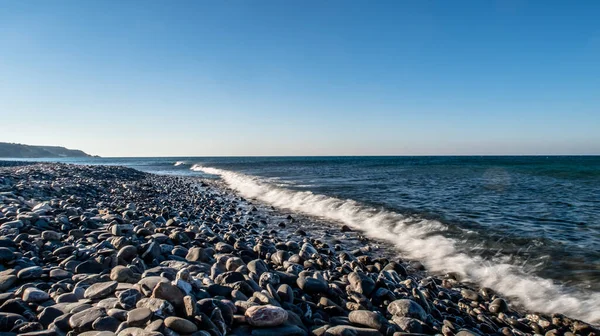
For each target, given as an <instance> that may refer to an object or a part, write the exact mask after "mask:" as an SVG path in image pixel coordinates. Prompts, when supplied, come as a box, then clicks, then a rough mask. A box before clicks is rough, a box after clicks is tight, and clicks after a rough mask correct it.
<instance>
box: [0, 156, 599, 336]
mask: <svg viewBox="0 0 600 336" xmlns="http://www.w3.org/2000/svg"><path fill="white" fill-rule="evenodd" d="M19 170H22V172H21V173H18V171H19ZM0 171H1V172H2V174H1V175H0V176H3V179H6V177H5V176H11V175H10V174H12V175H13V176H14V178H13V179H15V180H19V179H20V180H19V181H20V182H17V183H13V184H12V185H9V184H7V183H4V182H2V181H1V180H0V186H2V185H4V186H5V187H2V188H1V189H2V191H3V192H2V193H1V194H0V195H2V196H0V198H1V200H2V201H3V203H4V204H3V205H2V206H3V207H4V209H6V205H7V202H8V203H9V204H10V203H11V202H15V203H18V204H19V205H18V206H17V207H16V209H15V210H14V214H12V213H10V215H9V216H7V215H6V213H8V212H10V211H11V210H10V209H9V211H3V215H2V216H1V217H0V223H2V224H1V225H0V229H1V230H2V235H3V236H4V237H7V238H10V239H6V238H5V239H2V242H1V244H0V246H2V247H4V248H5V249H7V250H8V251H7V250H5V249H3V250H2V253H1V254H0V255H2V258H3V259H1V260H2V264H3V265H4V269H3V270H2V272H1V273H0V274H1V275H0V277H2V279H3V280H2V281H0V284H2V286H0V288H2V289H3V292H6V293H5V294H3V295H4V296H3V297H1V298H0V312H2V313H0V314H2V315H1V316H0V321H5V322H4V323H0V326H2V330H0V331H7V332H10V331H11V330H13V329H14V328H18V330H21V329H23V328H24V330H29V329H38V331H39V330H53V331H52V332H53V333H54V334H58V335H59V334H65V333H67V332H77V333H80V334H81V333H83V332H86V331H93V330H96V331H100V330H98V328H95V327H94V323H96V322H97V321H98V320H101V321H102V322H105V321H109V322H111V323H112V325H110V328H113V327H114V326H115V325H117V322H118V325H117V328H116V329H114V330H108V332H113V333H114V334H118V335H128V334H127V333H126V332H125V331H127V329H135V328H137V329H142V330H143V329H146V331H145V332H146V333H147V334H148V333H150V334H151V333H155V334H154V335H159V334H164V335H172V334H173V332H174V330H179V329H177V328H179V327H181V326H182V325H183V326H187V327H189V328H188V329H187V331H190V330H192V329H194V328H195V329H196V331H193V332H189V333H182V332H179V334H194V333H197V334H198V335H200V334H202V335H205V336H208V335H207V334H209V335H210V336H220V335H223V334H230V333H233V334H236V335H247V334H252V335H255V336H256V335H258V336H260V335H263V336H264V335H275V334H283V335H306V334H314V335H324V334H326V335H368V336H371V335H374V336H375V335H386V336H387V335H395V333H399V334H397V335H396V336H399V335H401V334H402V333H424V334H434V333H439V334H444V335H453V334H461V335H471V334H494V333H495V334H505V335H511V334H514V335H520V334H546V335H554V334H564V333H565V332H572V333H574V334H582V335H588V334H598V330H596V329H594V328H593V327H592V326H591V325H589V324H586V323H583V322H581V321H578V320H573V319H569V318H567V317H564V316H562V315H545V314H527V313H525V312H524V311H522V310H521V309H519V308H518V307H517V308H515V307H509V306H508V305H507V302H506V301H505V300H504V299H502V298H501V297H499V296H498V295H496V294H494V293H493V292H492V291H491V290H488V289H476V288H474V287H473V286H468V285H466V284H461V283H460V282H459V281H457V280H456V279H453V278H452V276H451V275H448V276H446V277H435V276H430V275H428V274H427V273H426V272H425V271H424V269H423V267H422V265H421V264H420V263H418V262H416V261H413V262H407V261H402V260H399V259H398V258H395V257H394V256H395V255H396V253H394V251H393V249H392V248H391V247H389V246H387V245H386V244H378V243H377V242H375V241H373V240H371V239H367V238H365V237H363V236H362V234H361V233H360V232H358V231H353V230H350V231H348V229H347V228H344V229H343V228H342V227H336V226H328V225H326V224H324V223H319V222H318V221H314V219H311V218H307V217H302V216H297V215H295V214H294V215H293V216H289V217H288V215H287V214H285V213H284V212H281V211H278V210H274V209H270V208H269V207H267V206H264V205H260V204H253V203H252V202H249V201H247V200H244V199H242V198H241V197H239V196H237V195H235V194H233V193H231V192H229V191H226V190H223V189H220V188H221V187H219V186H217V185H216V184H217V183H214V182H213V183H206V182H205V181H201V180H200V179H198V178H194V177H177V176H159V175H153V174H149V173H142V172H139V171H136V170H133V169H130V168H123V167H107V166H75V165H66V164H31V163H28V164H25V165H23V166H18V167H13V168H10V167H3V166H1V165H0ZM25 181H27V182H25ZM13 182H14V181H13ZM42 182H43V183H42ZM19 183H21V187H18V186H19ZM11 186H12V187H11ZM15 186H17V187H15ZM11 188H13V189H12V190H14V191H13V194H14V193H15V192H18V193H20V194H21V195H20V196H25V198H24V199H22V200H20V199H18V197H16V198H15V197H13V196H12V195H10V194H6V192H7V190H10V189H11ZM19 188H21V189H19ZM44 193H45V194H44ZM7 195H8V196H7ZM14 196H19V195H16V194H15V195H14ZM28 196H30V197H29V198H27V197H28ZM71 196H76V197H74V198H72V197H71ZM34 198H37V201H36V202H32V199H34ZM157 200H158V201H160V204H157V203H154V202H155V201H157ZM40 201H41V202H40ZM48 201H49V202H50V203H45V202H48ZM128 204H130V205H128ZM71 205H74V206H78V207H80V208H81V209H77V207H75V209H73V206H71ZM161 205H162V207H161ZM165 205H166V206H168V208H167V209H165ZM36 207H38V208H37V209H36ZM90 209H95V210H90ZM36 211H37V212H36ZM36 214H37V215H36ZM69 214H70V215H69ZM45 217H49V218H47V219H45V220H44V221H42V223H39V221H40V218H45ZM65 217H66V220H65ZM71 217H73V218H71ZM76 218H79V219H76ZM8 219H10V221H8ZM13 219H14V220H13ZM19 221H20V222H21V223H20V224H19V223H14V222H19ZM148 222H150V224H148ZM7 223H12V224H7ZM23 234H25V236H23ZM26 237H27V238H30V237H31V238H32V242H29V239H26ZM8 240H11V242H12V244H11V242H9V241H8ZM128 246H134V248H130V247H128ZM134 250H135V251H134ZM58 251H61V252H60V253H59V252H58ZM9 252H10V253H9ZM127 253H129V254H127ZM163 259H164V260H163ZM67 260H68V261H67ZM90 260H95V263H94V262H89V261H90ZM261 260H262V261H261ZM157 261H160V262H157ZM86 263H87V264H86ZM82 264H84V265H85V267H81V265H82ZM96 264H97V265H96ZM98 265H100V266H98ZM23 266H27V267H23ZM32 268H33V269H32ZM26 269H29V272H25V273H22V272H23V270H26ZM90 270H91V271H98V272H87V271H90ZM84 271H85V272H84ZM32 273H33V274H32ZM53 273H55V275H56V274H60V277H56V276H53ZM95 273H99V274H95ZM7 279H8V280H7ZM147 279H151V280H147ZM121 280H122V281H121ZM7 281H8V283H10V281H12V284H10V286H8V285H7ZM49 283H50V284H51V285H49ZM163 283H164V284H165V285H163ZM24 284H33V285H37V289H33V287H27V286H30V285H26V286H23V285H24ZM4 287H6V288H4ZM95 287H96V288H100V289H101V290H100V292H101V293H100V294H97V295H94V294H95V293H93V292H94V291H91V292H92V293H91V294H89V293H88V291H89V290H90V288H92V289H94V288H95ZM113 287H114V288H113ZM29 288H32V289H29ZM40 292H44V293H45V294H46V295H44V294H42V293H40ZM136 292H137V293H136ZM32 293H34V294H35V295H33V294H32ZM123 293H127V295H125V294H123ZM165 293H168V294H169V295H167V294H165ZM173 293H175V294H173ZM129 294H130V295H129ZM138 294H139V295H138ZM36 295H37V296H36ZM69 295H70V297H71V299H70V300H71V301H70V302H69V301H63V302H59V301H61V300H62V299H60V298H62V297H67V296H69ZM130 296H133V297H136V298H138V299H137V302H135V303H134V305H133V306H131V305H130V304H129V303H130V301H127V299H128V298H129V297H130ZM138 296H139V297H138ZM167 296H171V297H167ZM32 297H36V299H31V298H32ZM215 297H216V298H217V299H215ZM219 297H223V298H224V299H219ZM42 298H43V300H42ZM29 299H31V300H29ZM74 299H77V300H76V301H74ZM143 300H145V301H143ZM53 302H54V304H51V303H53ZM140 302H143V303H142V304H139V303H140ZM127 304H129V305H127ZM32 306H33V307H32ZM124 306H126V307H129V308H130V309H129V311H132V310H135V309H134V308H135V307H138V308H137V309H142V308H145V307H152V308H150V310H151V312H150V314H147V315H150V317H148V318H147V320H146V321H144V322H143V323H141V322H140V321H130V322H133V323H129V322H127V319H128V317H127V318H126V319H125V321H121V320H120V319H119V317H121V318H122V317H123V316H122V315H123V313H122V312H115V311H113V312H112V313H114V314H113V315H111V310H123V309H121V308H124ZM130 306H131V307H130ZM252 306H261V307H262V306H267V307H266V308H263V309H262V310H261V309H258V308H252ZM273 306H274V307H273ZM119 307H120V308H119ZM33 308H35V309H33ZM154 308H156V309H154ZM14 309H16V310H15V311H16V312H17V313H18V312H20V314H18V315H20V316H21V317H23V319H24V320H25V321H27V322H25V323H22V324H16V323H17V321H18V320H19V318H18V317H15V316H9V315H6V314H10V313H13V314H14V312H13V311H10V310H14ZM215 311H219V314H215ZM373 311H375V312H379V313H373ZM51 312H52V313H53V315H51ZM59 312H60V313H61V314H60V315H57V314H58V313H59ZM83 312H86V313H85V314H83V315H81V313H83ZM138 312H139V311H138ZM190 312H191V313H190ZM144 313H147V311H144ZM92 314H96V315H92ZM119 314H120V315H119ZM55 315H56V316H55ZM65 315H67V316H69V317H68V318H66V317H65ZM218 315H220V316H218ZM255 315H256V316H255ZM284 315H285V318H284ZM48 316H54V317H55V318H54V319H52V320H51V321H49V317H48ZM73 316H78V317H79V316H80V317H82V318H83V317H85V316H96V318H95V319H94V321H91V322H90V321H84V322H85V323H84V322H82V323H79V322H80V321H79V320H77V319H75V320H73ZM169 316H171V317H175V316H176V317H177V318H176V319H175V321H176V322H177V323H176V324H180V325H173V324H171V323H172V321H173V320H174V319H170V320H169V319H168V318H169ZM205 316H206V317H205ZM244 316H245V317H244ZM259 316H268V317H269V318H268V319H269V321H267V322H265V321H259V320H260V318H259ZM198 317H201V318H198ZM42 318H44V319H43V322H42ZM58 318H61V320H59V321H57V319H58ZM179 319H182V320H183V321H180V320H179ZM207 319H208V320H207ZM65 320H67V322H66V323H63V322H65ZM159 320H160V321H162V322H160V323H159V322H157V321H159ZM167 320H168V322H167ZM280 320H281V321H280ZM48 321H49V323H46V322H48ZM186 321H187V322H189V323H191V324H193V325H194V326H193V327H192V325H190V324H189V323H187V322H186ZM11 322H12V325H11ZM72 322H73V323H72ZM36 323H37V325H36ZM124 323H125V324H124ZM265 323H266V324H265ZM96 324H97V325H96V327H98V324H99V323H96ZM105 324H110V323H108V322H106V323H105ZM257 324H259V325H257ZM260 324H262V325H260ZM150 325H153V328H156V330H148V327H149V326H150ZM8 326H10V327H11V328H8ZM40 327H41V329H40ZM61 327H64V328H67V329H68V328H70V329H71V330H65V329H62V328H61ZM142 327H143V328H142ZM27 328H29V329H27ZM44 328H45V329H44ZM49 328H51V329H49ZM4 329H9V330H4ZM31 331H36V330H31ZM104 331H107V330H104ZM127 332H129V333H130V334H134V332H141V331H140V330H130V331H127ZM157 332H159V334H156V333H157ZM203 332H204V333H203Z"/></svg>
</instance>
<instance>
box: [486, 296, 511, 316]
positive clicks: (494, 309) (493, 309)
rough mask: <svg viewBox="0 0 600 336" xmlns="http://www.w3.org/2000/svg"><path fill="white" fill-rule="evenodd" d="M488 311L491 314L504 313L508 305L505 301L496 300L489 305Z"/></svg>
mask: <svg viewBox="0 0 600 336" xmlns="http://www.w3.org/2000/svg"><path fill="white" fill-rule="evenodd" d="M489 311H490V313H493V314H500V313H505V312H507V311H508V304H507V303H506V301H504V299H502V298H497V299H495V300H494V301H492V303H490V306H489Z"/></svg>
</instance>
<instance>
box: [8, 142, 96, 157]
mask: <svg viewBox="0 0 600 336" xmlns="http://www.w3.org/2000/svg"><path fill="white" fill-rule="evenodd" d="M0 157H4V158H55V157H91V155H89V154H87V153H85V152H83V151H81V150H78V149H67V148H64V147H59V146H30V145H23V144H15V143H7V142H0Z"/></svg>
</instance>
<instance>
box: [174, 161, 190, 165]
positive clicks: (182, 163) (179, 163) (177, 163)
mask: <svg viewBox="0 0 600 336" xmlns="http://www.w3.org/2000/svg"><path fill="white" fill-rule="evenodd" d="M185 164H187V163H186V162H185V161H177V162H175V164H174V165H173V166H183V165H185Z"/></svg>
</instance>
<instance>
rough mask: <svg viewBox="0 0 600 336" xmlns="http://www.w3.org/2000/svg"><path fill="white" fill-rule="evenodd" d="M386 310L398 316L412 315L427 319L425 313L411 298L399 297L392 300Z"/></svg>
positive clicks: (423, 319) (419, 318)
mask: <svg viewBox="0 0 600 336" xmlns="http://www.w3.org/2000/svg"><path fill="white" fill-rule="evenodd" d="M387 310H388V312H389V313H390V314H392V315H394V316H399V317H413V318H416V319H418V320H421V321H425V320H426V319H427V313H426V312H425V310H424V309H423V307H421V306H420V305H419V304H418V303H416V302H415V301H413V300H408V299H400V300H396V301H393V302H392V303H390V304H389V306H388V308H387Z"/></svg>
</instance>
